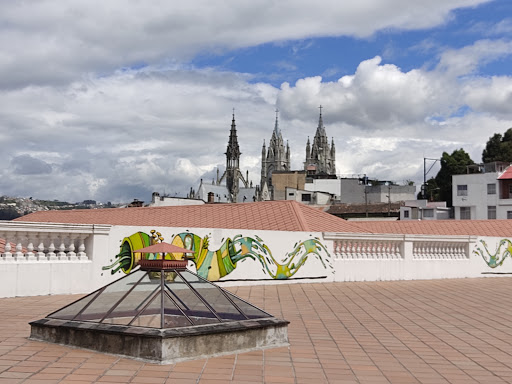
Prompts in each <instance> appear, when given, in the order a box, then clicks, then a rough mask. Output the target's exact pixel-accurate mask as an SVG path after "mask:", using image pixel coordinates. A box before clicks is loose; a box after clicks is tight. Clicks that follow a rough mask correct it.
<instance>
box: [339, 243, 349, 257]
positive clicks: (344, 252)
mask: <svg viewBox="0 0 512 384" xmlns="http://www.w3.org/2000/svg"><path fill="white" fill-rule="evenodd" d="M340 256H341V258H342V259H346V258H347V241H346V240H341V241H340Z"/></svg>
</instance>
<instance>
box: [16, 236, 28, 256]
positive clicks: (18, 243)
mask: <svg viewBox="0 0 512 384" xmlns="http://www.w3.org/2000/svg"><path fill="white" fill-rule="evenodd" d="M15 242H16V252H15V253H14V260H15V261H16V262H17V263H23V262H25V261H27V259H26V258H25V255H24V254H23V252H22V250H23V245H22V242H23V235H21V234H16V240H15Z"/></svg>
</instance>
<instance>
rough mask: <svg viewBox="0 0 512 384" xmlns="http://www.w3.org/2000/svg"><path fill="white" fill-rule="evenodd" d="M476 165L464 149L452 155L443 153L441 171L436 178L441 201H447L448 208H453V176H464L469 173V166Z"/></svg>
mask: <svg viewBox="0 0 512 384" xmlns="http://www.w3.org/2000/svg"><path fill="white" fill-rule="evenodd" d="M472 164H475V162H474V161H473V160H471V157H469V155H468V154H467V152H466V151H464V149H462V148H461V149H457V150H455V151H453V153H452V154H451V155H449V154H448V153H446V152H443V156H442V157H441V169H440V170H439V172H438V173H437V175H436V177H435V182H436V183H437V188H439V191H438V192H439V199H440V200H441V201H446V205H447V206H448V207H451V206H452V203H453V201H452V176H453V175H462V174H464V173H466V172H467V166H468V165H472Z"/></svg>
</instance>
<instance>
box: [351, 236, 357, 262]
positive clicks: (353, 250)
mask: <svg viewBox="0 0 512 384" xmlns="http://www.w3.org/2000/svg"><path fill="white" fill-rule="evenodd" d="M350 256H351V258H352V259H357V249H356V242H355V241H354V240H350Z"/></svg>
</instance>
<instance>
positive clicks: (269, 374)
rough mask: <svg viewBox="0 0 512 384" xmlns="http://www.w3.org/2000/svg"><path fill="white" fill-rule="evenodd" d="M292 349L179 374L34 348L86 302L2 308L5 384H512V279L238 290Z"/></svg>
mask: <svg viewBox="0 0 512 384" xmlns="http://www.w3.org/2000/svg"><path fill="white" fill-rule="evenodd" d="M230 290H232V291H234V292H235V293H236V294H238V295H239V296H241V297H243V298H246V299H248V300H250V301H251V302H253V303H254V304H256V305H258V306H261V307H262V308H264V309H266V310H267V311H269V312H270V313H272V314H274V315H276V316H278V317H284V318H286V319H288V320H290V321H291V324H290V326H289V337H290V347H289V348H279V349H273V350H265V351H258V352H252V353H243V354H238V355H232V356H224V357H218V358H212V359H203V360H197V361H192V362H185V363H179V364H175V365H155V364H145V363H142V362H139V361H135V360H130V359H125V358H119V357H116V356H112V355H104V354H101V353H95V352H90V351H84V350H79V349H73V348H69V347H64V346H58V345H51V344H47V343H42V342H35V341H29V340H27V337H28V335H29V326H28V324H27V323H28V322H29V321H30V320H33V319H38V318H41V317H44V316H45V315H46V314H48V313H49V312H51V311H53V310H54V309H57V308H59V307H61V306H63V305H65V304H67V303H69V302H70V301H72V300H74V299H76V298H77V297H78V296H43V297H28V298H12V299H0V324H1V325H0V383H10V384H11V383H27V384H28V383H73V384H78V383H91V382H102V383H103V382H110V383H112V382H113V383H196V382H199V383H227V382H237V383H253V382H254V383H314V384H319V383H432V384H438V383H464V384H466V383H486V384H487V383H512V279H511V278H509V277H502V278H488V279H461V280H435V281H400V282H367V283H326V284H280V285H273V286H252V287H238V288H230Z"/></svg>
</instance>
